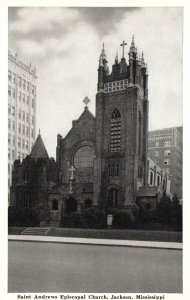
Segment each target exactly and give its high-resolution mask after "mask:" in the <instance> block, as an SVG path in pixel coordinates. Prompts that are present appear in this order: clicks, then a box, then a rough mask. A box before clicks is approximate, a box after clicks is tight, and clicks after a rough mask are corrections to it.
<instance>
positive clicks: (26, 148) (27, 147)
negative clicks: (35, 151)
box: [26, 140, 28, 150]
mask: <svg viewBox="0 0 190 300" xmlns="http://www.w3.org/2000/svg"><path fill="white" fill-rule="evenodd" d="M26 149H27V150H28V141H27V140H26Z"/></svg>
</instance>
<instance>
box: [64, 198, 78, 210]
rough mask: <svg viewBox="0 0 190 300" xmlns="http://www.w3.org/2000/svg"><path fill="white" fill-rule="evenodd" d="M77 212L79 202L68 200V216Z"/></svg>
mask: <svg viewBox="0 0 190 300" xmlns="http://www.w3.org/2000/svg"><path fill="white" fill-rule="evenodd" d="M74 211H77V201H76V200H75V198H73V197H70V198H68V199H67V200H66V214H70V213H72V212H74Z"/></svg>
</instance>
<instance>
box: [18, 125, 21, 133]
mask: <svg viewBox="0 0 190 300" xmlns="http://www.w3.org/2000/svg"><path fill="white" fill-rule="evenodd" d="M18 132H19V133H21V124H20V123H19V124H18Z"/></svg>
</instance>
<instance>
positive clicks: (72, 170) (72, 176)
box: [69, 166, 75, 180]
mask: <svg viewBox="0 0 190 300" xmlns="http://www.w3.org/2000/svg"><path fill="white" fill-rule="evenodd" d="M69 171H71V177H70V180H73V179H74V171H75V168H74V167H73V166H71V168H70V169H69Z"/></svg>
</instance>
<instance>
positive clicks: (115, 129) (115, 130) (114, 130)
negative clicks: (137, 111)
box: [110, 108, 121, 152]
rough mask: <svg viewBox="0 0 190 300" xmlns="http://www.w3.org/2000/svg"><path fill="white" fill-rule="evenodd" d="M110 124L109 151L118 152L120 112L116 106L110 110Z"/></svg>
mask: <svg viewBox="0 0 190 300" xmlns="http://www.w3.org/2000/svg"><path fill="white" fill-rule="evenodd" d="M110 125H111V128H110V140H111V141H110V151H111V152H119V151H120V140H121V114H120V112H119V110H118V109H117V108H115V109H114V111H113V112H112V115H111V124H110Z"/></svg>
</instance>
